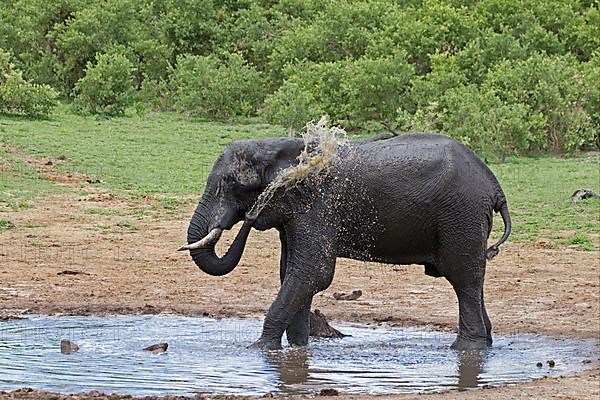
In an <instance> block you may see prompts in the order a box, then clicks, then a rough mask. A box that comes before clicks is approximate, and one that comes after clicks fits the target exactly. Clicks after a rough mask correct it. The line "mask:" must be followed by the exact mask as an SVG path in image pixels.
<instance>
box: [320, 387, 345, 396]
mask: <svg viewBox="0 0 600 400" xmlns="http://www.w3.org/2000/svg"><path fill="white" fill-rule="evenodd" d="M339 394H340V392H338V391H337V390H335V389H331V388H325V389H321V391H320V392H319V396H337V395H339Z"/></svg>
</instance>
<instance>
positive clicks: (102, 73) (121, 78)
mask: <svg viewBox="0 0 600 400" xmlns="http://www.w3.org/2000/svg"><path fill="white" fill-rule="evenodd" d="M132 78H133V64H132V63H131V62H130V61H129V60H128V59H127V57H125V56H124V55H123V54H119V53H105V54H98V55H97V56H96V64H92V63H91V62H88V65H87V68H86V74H85V76H84V77H83V78H81V79H80V80H79V81H77V83H76V84H75V88H74V93H75V106H76V108H77V109H78V110H79V111H82V112H84V113H86V112H89V113H92V114H106V115H123V114H124V113H125V109H126V108H127V106H129V105H131V104H132V103H133V101H134V90H135V87H134V84H133V79H132Z"/></svg>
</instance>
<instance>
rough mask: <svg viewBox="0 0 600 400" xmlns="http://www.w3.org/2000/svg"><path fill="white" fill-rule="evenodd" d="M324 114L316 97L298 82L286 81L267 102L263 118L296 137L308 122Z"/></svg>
mask: <svg viewBox="0 0 600 400" xmlns="http://www.w3.org/2000/svg"><path fill="white" fill-rule="evenodd" d="M323 114H324V112H323V111H321V109H320V108H319V106H318V105H317V103H316V101H315V99H314V97H313V96H312V95H311V94H310V93H309V92H307V91H305V90H303V89H302V88H301V87H300V85H298V84H297V83H296V82H292V81H286V82H284V83H283V85H282V86H281V87H279V89H278V90H277V91H276V92H275V93H273V94H272V95H269V96H268V97H267V99H266V100H265V107H264V110H263V116H264V117H265V118H266V119H267V121H268V122H270V123H273V124H278V125H281V126H283V127H284V128H286V129H287V130H288V133H289V134H290V136H295V134H296V132H298V131H300V130H301V129H302V128H303V127H304V126H305V125H306V123H307V122H308V121H311V120H316V119H318V118H319V117H320V116H321V115H323Z"/></svg>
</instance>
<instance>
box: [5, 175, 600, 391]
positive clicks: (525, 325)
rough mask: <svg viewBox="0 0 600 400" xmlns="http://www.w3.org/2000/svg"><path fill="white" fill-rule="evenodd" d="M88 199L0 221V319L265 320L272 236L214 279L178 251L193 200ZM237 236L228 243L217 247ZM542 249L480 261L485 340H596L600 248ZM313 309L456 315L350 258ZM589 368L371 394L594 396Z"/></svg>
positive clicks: (435, 293)
mask: <svg viewBox="0 0 600 400" xmlns="http://www.w3.org/2000/svg"><path fill="white" fill-rule="evenodd" d="M54 178H56V177H54ZM53 180H54V181H57V180H58V179H53ZM75 181H76V180H75ZM65 184H67V185H71V186H73V182H66V183H65ZM89 191H91V192H93V193H92V194H86V195H84V194H80V193H81V191H80V190H79V189H78V190H71V191H69V192H68V193H66V194H65V193H63V194H60V195H54V196H50V197H47V198H43V199H39V200H36V201H35V202H34V203H33V207H31V208H29V209H24V210H20V211H9V212H3V213H2V214H1V216H2V218H3V219H8V220H10V221H12V222H13V223H14V225H15V228H13V229H9V230H6V231H3V232H0V266H1V267H0V314H2V315H5V316H6V315H16V314H23V313H35V314H78V315H83V314H126V313H152V314H153V313H161V312H165V313H182V314H188V315H210V316H216V317H220V316H242V317H244V316H262V315H264V313H265V311H266V310H267V308H268V307H269V305H270V303H271V301H272V300H273V299H274V297H275V295H276V293H277V290H278V286H279V276H278V274H279V271H278V262H279V245H278V238H277V235H276V234H275V233H274V232H257V231H254V232H253V233H252V234H251V236H250V239H249V242H248V245H247V248H246V251H245V253H244V256H243V258H242V261H241V263H240V265H239V266H238V267H237V269H235V270H234V271H233V272H232V273H231V274H229V275H227V276H224V277H211V276H208V275H206V274H204V273H202V272H201V271H200V270H199V269H198V268H196V267H195V266H194V264H193V262H192V261H191V259H190V257H189V256H188V254H187V253H178V252H176V251H175V249H177V247H178V246H179V245H181V244H182V243H183V242H185V236H186V234H185V233H186V228H187V222H188V217H189V215H191V213H192V211H193V208H194V206H195V202H196V201H197V200H196V199H191V198H190V199H189V203H188V204H187V205H185V206H182V207H179V209H177V210H165V209H162V208H160V207H157V199H156V198H153V197H146V198H131V197H127V196H123V197H120V196H115V195H110V194H107V193H102V191H101V190H100V191H99V190H91V189H89ZM234 233H235V232H228V233H227V234H226V235H224V238H223V239H222V240H221V243H220V246H221V248H222V249H224V248H225V246H226V245H227V243H228V242H229V243H230V242H231V240H232V238H233V237H234ZM547 247H548V246H547V244H544V243H532V244H515V243H508V244H506V245H504V246H503V247H502V249H501V253H500V255H499V256H498V257H496V258H495V259H494V261H493V262H491V263H489V264H488V270H487V275H486V287H485V297H486V303H487V309H488V313H489V314H490V316H491V318H492V322H493V324H494V329H493V332H494V333H496V334H514V333H525V332H527V333H540V334H545V335H550V336H555V337H576V338H595V339H598V338H599V334H600V319H599V317H598V316H599V308H600V298H599V295H600V292H599V290H600V259H599V254H598V252H583V251H578V250H576V249H574V248H570V247H562V248H560V249H550V248H547ZM355 289H360V290H362V292H363V295H362V297H361V298H360V299H358V300H356V301H351V302H348V301H337V300H335V299H334V298H333V293H334V292H350V291H352V290H355ZM314 307H315V308H319V309H320V310H321V311H322V312H323V313H324V314H325V315H326V316H327V317H328V318H329V319H330V320H332V321H333V323H334V325H335V322H336V321H344V322H360V323H367V324H387V325H395V326H397V325H406V326H421V327H426V328H430V329H435V330H448V331H453V330H455V327H456V324H457V316H458V311H457V301H456V297H455V295H454V292H453V291H452V289H451V287H450V285H449V284H448V283H447V282H446V281H445V280H443V279H434V278H431V277H428V276H426V275H425V274H424V273H423V267H420V266H389V265H378V264H369V263H363V262H357V261H352V260H346V259H340V260H338V263H337V270H336V275H335V279H334V282H333V284H332V286H331V287H330V288H329V289H328V290H326V291H325V292H323V293H320V294H318V295H317V296H315V301H314ZM0 320H1V318H0ZM0 323H1V322H0ZM592 365H594V367H593V368H592V369H591V370H589V371H587V372H584V373H581V374H579V375H577V376H570V377H561V378H547V379H541V380H536V381H533V382H530V383H526V384H519V385H513V386H507V387H503V388H490V389H481V390H476V391H470V392H450V393H443V394H433V395H418V396H417V395H394V396H379V397H381V398H390V397H392V398H394V399H405V398H406V399H408V398H419V399H422V398H426V399H428V398H432V399H458V398H469V399H475V398H477V399H492V398H493V399H513V398H536V399H541V398H560V399H584V398H590V399H598V398H599V396H600V383H599V381H600V379H599V378H600V368H599V366H598V360H593V364H592ZM86 396H89V395H86ZM98 396H99V397H98V398H114V397H109V396H102V395H98ZM341 397H343V398H344V399H347V400H350V399H361V397H360V396H349V395H342V396H341ZM8 398H23V399H33V398H46V399H49V398H56V399H58V398H63V397H61V396H57V395H54V394H48V393H42V392H36V391H33V392H32V391H28V390H21V391H17V392H11V393H0V399H8ZM64 398H83V397H81V396H74V397H73V396H66V397H64Z"/></svg>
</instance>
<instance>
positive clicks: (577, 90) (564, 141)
mask: <svg viewBox="0 0 600 400" xmlns="http://www.w3.org/2000/svg"><path fill="white" fill-rule="evenodd" d="M590 85H595V86H597V85H598V76H596V78H595V79H591V80H587V81H586V79H584V75H583V70H582V68H581V65H579V63H578V62H577V61H576V59H575V57H574V56H570V55H569V56H546V55H541V54H539V55H534V56H532V57H530V58H528V59H526V60H518V61H503V62H501V63H499V64H497V65H496V66H495V67H494V69H493V70H492V71H491V72H490V73H489V75H488V77H487V78H486V80H485V81H484V83H483V86H482V87H484V88H486V89H489V90H493V91H494V92H496V93H498V96H499V97H500V98H501V99H502V101H503V102H504V103H506V104H523V105H527V106H528V108H529V109H530V112H529V113H528V114H527V115H526V118H530V117H532V116H533V115H537V114H541V115H543V116H544V118H545V120H546V123H545V128H546V140H545V146H540V147H539V148H538V149H543V148H549V149H551V150H554V151H557V152H561V151H564V150H567V151H572V150H576V149H578V148H581V147H582V146H584V145H590V144H591V142H593V139H594V135H593V132H594V131H596V132H597V130H598V126H593V124H592V122H593V121H592V115H589V114H588V110H587V109H586V104H588V103H589V102H590V101H591V99H590V98H589V96H590V95H591V94H592V93H591V92H590V89H591V88H589V87H588V86H590Z"/></svg>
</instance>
